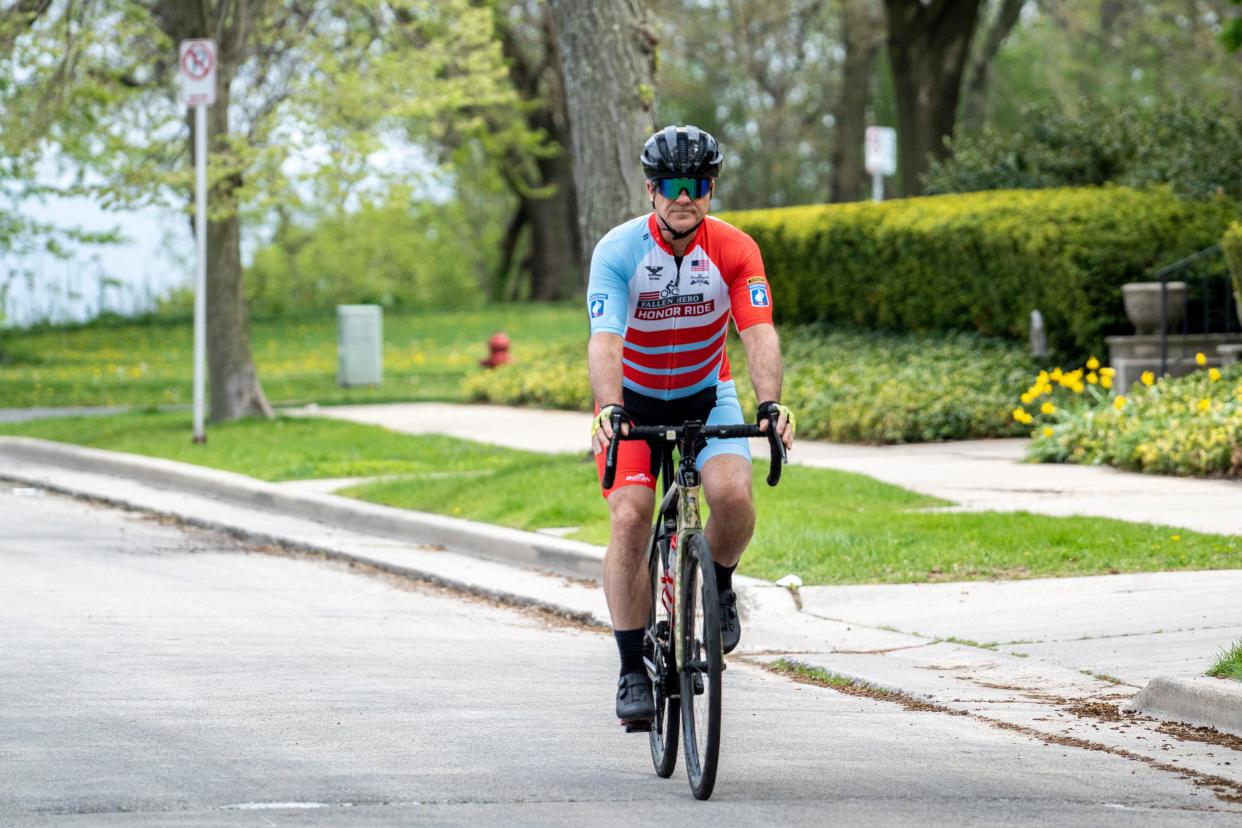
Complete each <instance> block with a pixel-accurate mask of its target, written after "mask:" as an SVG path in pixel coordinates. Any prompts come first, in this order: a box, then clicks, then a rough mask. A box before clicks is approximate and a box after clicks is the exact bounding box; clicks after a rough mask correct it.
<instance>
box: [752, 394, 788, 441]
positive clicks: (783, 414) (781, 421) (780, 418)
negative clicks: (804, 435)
mask: <svg viewBox="0 0 1242 828" xmlns="http://www.w3.org/2000/svg"><path fill="white" fill-rule="evenodd" d="M773 414H776V415H777V419H776V433H777V434H778V435H780V438H781V442H782V443H784V444H785V451H789V450H790V449H791V448H793V439H794V432H795V431H796V430H797V428H798V418H797V417H796V416H795V415H794V413H793V412H792V411H790V410H789V408H788V407H787V406H783V405H781V404H780V403H778V402H776V401H775V400H768V401H766V402H761V403H759V413H758V414H757V415H756V418H755V419H756V422H758V423H759V430H760V431H762V432H765V433H766V432H767V430H768V419H769V418H770V417H771V416H772V415H773Z"/></svg>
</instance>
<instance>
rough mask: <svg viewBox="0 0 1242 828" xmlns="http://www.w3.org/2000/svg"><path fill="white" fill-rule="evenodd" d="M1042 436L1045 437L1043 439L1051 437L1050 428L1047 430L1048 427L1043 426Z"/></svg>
mask: <svg viewBox="0 0 1242 828" xmlns="http://www.w3.org/2000/svg"><path fill="white" fill-rule="evenodd" d="M1044 436H1045V437H1051V436H1052V429H1051V428H1049V427H1048V426H1044Z"/></svg>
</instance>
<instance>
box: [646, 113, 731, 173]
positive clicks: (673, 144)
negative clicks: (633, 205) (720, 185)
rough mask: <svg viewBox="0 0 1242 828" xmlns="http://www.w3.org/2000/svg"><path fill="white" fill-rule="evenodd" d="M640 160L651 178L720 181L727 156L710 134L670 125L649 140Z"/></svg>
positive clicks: (689, 127)
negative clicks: (710, 179)
mask: <svg viewBox="0 0 1242 828" xmlns="http://www.w3.org/2000/svg"><path fill="white" fill-rule="evenodd" d="M640 160H641V161H642V164H643V172H644V173H646V174H647V178H682V177H687V178H702V177H706V178H716V177H717V176H719V175H720V165H721V164H722V163H723V162H724V155H722V154H721V152H720V144H718V143H716V139H715V138H714V137H713V136H712V134H711V133H710V132H706V131H704V130H701V129H699V128H698V127H696V126H671V125H670V126H666V127H665V128H664V129H662V130H660V131H659V132H657V133H656V134H654V135H652V136H651V137H650V138H648V139H647V143H645V144H644V145H643V154H642V158H641V159H640Z"/></svg>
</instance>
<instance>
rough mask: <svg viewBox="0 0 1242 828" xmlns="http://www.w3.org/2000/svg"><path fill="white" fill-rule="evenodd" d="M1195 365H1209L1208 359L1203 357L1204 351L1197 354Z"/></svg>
mask: <svg viewBox="0 0 1242 828" xmlns="http://www.w3.org/2000/svg"><path fill="white" fill-rule="evenodd" d="M1195 363H1196V364H1198V365H1201V366H1202V365H1207V357H1206V356H1204V355H1203V352H1202V351H1200V352H1199V353H1197V354H1195Z"/></svg>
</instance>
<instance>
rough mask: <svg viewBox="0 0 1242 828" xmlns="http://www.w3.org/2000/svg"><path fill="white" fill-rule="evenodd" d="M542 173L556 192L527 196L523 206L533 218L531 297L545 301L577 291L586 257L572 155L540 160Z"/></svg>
mask: <svg viewBox="0 0 1242 828" xmlns="http://www.w3.org/2000/svg"><path fill="white" fill-rule="evenodd" d="M566 137H568V136H566ZM567 143H568V142H567ZM539 172H540V175H541V177H542V178H543V186H545V187H552V188H554V189H553V192H552V194H551V195H549V196H547V197H545V198H531V199H524V203H523V205H522V206H523V209H525V210H526V215H527V218H528V219H529V220H530V242H531V244H530V264H531V284H530V298H531V299H534V300H536V301H541V302H542V301H551V300H554V299H563V298H565V297H566V296H567V295H569V294H571V293H573V292H574V289H575V287H577V284H576V282H577V280H578V279H579V278H581V274H582V272H583V268H582V261H583V260H582V258H581V247H580V241H579V237H578V213H577V209H576V206H575V199H574V177H573V168H572V167H571V165H570V162H569V155H568V154H567V153H562V154H560V155H556V156H554V157H552V158H542V159H540V160H539Z"/></svg>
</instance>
